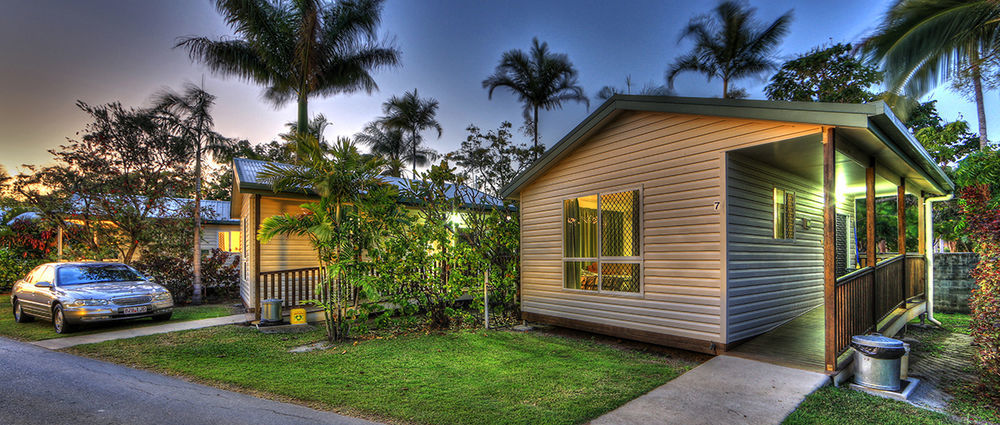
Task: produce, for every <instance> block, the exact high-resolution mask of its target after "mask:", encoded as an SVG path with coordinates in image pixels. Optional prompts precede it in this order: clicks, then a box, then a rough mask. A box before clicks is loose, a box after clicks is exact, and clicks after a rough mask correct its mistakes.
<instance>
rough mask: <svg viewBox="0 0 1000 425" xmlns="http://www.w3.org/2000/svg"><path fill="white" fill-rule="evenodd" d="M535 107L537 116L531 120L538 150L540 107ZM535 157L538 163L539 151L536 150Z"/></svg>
mask: <svg viewBox="0 0 1000 425" xmlns="http://www.w3.org/2000/svg"><path fill="white" fill-rule="evenodd" d="M534 106H535V114H534V117H533V118H532V119H531V125H532V127H534V128H533V129H532V131H531V132H532V133H534V136H535V147H536V148H537V147H538V105H534ZM534 155H535V161H537V160H538V150H537V149H536V150H535V154H534Z"/></svg>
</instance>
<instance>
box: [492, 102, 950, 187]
mask: <svg viewBox="0 0 1000 425" xmlns="http://www.w3.org/2000/svg"><path fill="white" fill-rule="evenodd" d="M624 111H640V112H666V113H675V114H691V115H707V116H716V117H727V118H741V119H754V120H768V121H782V122H794V123H806V124H817V125H824V126H836V127H857V128H862V129H866V130H868V131H870V132H871V133H872V134H873V135H874V136H875V137H877V138H878V139H879V140H880V141H881V142H882V143H884V144H886V145H887V146H888V147H889V148H890V149H892V150H893V151H894V152H895V153H896V154H897V155H899V156H900V157H901V158H902V159H903V160H904V161H906V162H907V163H908V164H910V166H911V167H913V168H914V169H916V170H917V171H918V172H919V173H920V174H921V175H922V176H923V177H924V178H925V179H926V180H927V181H928V182H930V183H931V184H932V185H934V187H936V188H937V189H938V190H940V191H941V193H951V192H953V191H954V190H955V184H954V183H952V181H951V179H949V178H948V176H946V175H945V174H944V171H942V170H941V168H940V167H938V166H937V164H936V163H935V162H934V160H933V159H931V157H930V154H928V153H927V151H926V150H925V149H924V148H923V146H922V145H921V144H920V142H918V141H917V140H916V139H915V138H914V137H913V135H912V134H910V132H909V130H907V129H906V127H905V126H904V125H903V123H902V122H901V121H900V120H899V119H898V118H896V116H895V115H894V114H893V113H892V111H891V110H890V109H889V106H888V105H886V104H885V102H882V101H878V102H872V103H864V104H854V103H822V102H783V101H770V100H733V99H709V98H694V97H673V96H639V95H621V94H616V95H614V96H612V97H611V98H610V99H608V100H607V101H605V102H604V103H603V104H601V106H599V107H598V108H597V109H596V110H594V112H593V113H591V114H590V116H588V117H587V118H586V119H584V120H583V122H581V123H580V124H579V125H577V126H576V127H575V128H573V129H572V130H570V132H569V133H568V134H566V136H564V137H563V138H562V139H560V140H559V142H557V143H556V144H555V145H553V146H552V147H551V148H549V149H548V150H547V151H545V153H544V154H542V156H541V157H539V158H538V160H537V161H535V163H534V164H533V165H532V166H531V167H529V168H528V169H527V170H525V171H524V172H522V173H521V174H520V175H518V176H517V177H515V178H514V180H513V181H512V182H511V183H509V184H508V185H507V186H505V187H504V188H503V189H501V191H500V196H501V197H504V198H507V197H510V196H511V195H514V194H515V193H517V192H519V191H520V189H521V188H523V187H524V186H526V185H527V184H529V183H531V182H532V181H534V180H535V179H536V178H538V177H539V176H541V175H542V174H543V173H544V172H545V171H547V170H548V169H549V168H551V167H552V166H554V165H555V164H556V163H557V162H558V161H559V160H560V159H562V158H563V157H565V156H566V155H568V154H569V153H570V152H571V151H573V149H574V148H576V147H577V146H578V145H580V144H581V143H583V142H584V141H586V139H587V138H588V137H589V136H591V135H593V134H595V133H596V132H597V131H598V130H600V128H602V127H603V126H604V125H605V124H607V123H608V122H610V121H611V120H612V119H613V118H614V117H616V116H618V115H619V114H621V113H622V112H624Z"/></svg>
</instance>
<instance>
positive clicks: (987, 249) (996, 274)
mask: <svg viewBox="0 0 1000 425" xmlns="http://www.w3.org/2000/svg"><path fill="white" fill-rule="evenodd" d="M960 194H961V198H962V202H961V205H962V209H963V213H964V220H965V224H966V230H967V231H968V233H969V236H970V237H971V238H972V240H973V242H974V244H975V250H976V252H977V253H978V254H979V264H978V265H976V268H974V269H973V270H972V277H973V278H974V279H975V280H976V286H977V287H976V288H975V289H973V291H972V297H971V298H970V300H969V304H970V307H971V308H972V324H971V328H972V329H971V330H972V337H973V339H974V340H975V343H976V345H977V346H978V355H979V364H980V365H981V367H982V384H983V388H982V390H983V391H982V392H983V394H984V395H986V396H987V397H990V398H992V399H993V401H994V402H996V403H997V404H1000V208H998V206H997V201H996V200H994V199H992V196H991V190H990V187H989V186H988V185H986V184H980V185H974V186H968V187H966V188H964V189H962V191H961V192H960Z"/></svg>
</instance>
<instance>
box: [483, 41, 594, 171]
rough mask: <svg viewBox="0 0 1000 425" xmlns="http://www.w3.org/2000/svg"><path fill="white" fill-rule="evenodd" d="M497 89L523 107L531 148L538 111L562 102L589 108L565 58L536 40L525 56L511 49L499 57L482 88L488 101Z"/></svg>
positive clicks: (570, 65)
mask: <svg viewBox="0 0 1000 425" xmlns="http://www.w3.org/2000/svg"><path fill="white" fill-rule="evenodd" d="M499 87H503V88H506V89H508V90H510V91H511V93H513V94H514V95H515V96H517V98H518V100H520V101H521V103H523V104H524V122H525V127H527V128H528V129H529V134H530V135H531V136H532V137H533V138H534V141H535V142H534V145H533V146H538V110H539V109H544V110H546V111H548V110H552V109H561V108H562V104H563V102H568V101H575V102H581V103H583V104H584V105H587V107H588V108H589V107H590V100H588V99H587V96H586V95H584V93H583V87H580V85H579V83H578V82H577V71H576V68H574V67H573V63H572V62H570V60H569V56H567V55H566V54H565V53H552V52H550V51H549V44H548V43H543V42H539V41H538V38H537V37H536V38H533V39H531V50H530V51H529V52H528V53H525V52H524V51H521V50H519V49H513V50H508V51H506V52H504V53H503V55H501V56H500V63H499V64H497V67H496V69H495V70H494V72H493V75H490V76H489V77H486V79H485V80H483V88H485V89H487V90H489V92H488V97H489V98H490V99H493V91H494V90H496V89H497V88H499ZM535 158H536V159H537V158H538V156H537V155H536V156H535Z"/></svg>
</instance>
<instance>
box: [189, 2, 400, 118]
mask: <svg viewBox="0 0 1000 425" xmlns="http://www.w3.org/2000/svg"><path fill="white" fill-rule="evenodd" d="M215 6H216V8H217V9H218V10H219V12H220V13H222V15H223V17H224V18H225V20H226V23H227V24H229V26H230V28H232V29H233V31H234V32H235V33H236V38H221V39H219V40H211V39H208V38H206V37H182V38H181V39H180V42H178V43H177V47H184V48H186V49H187V51H188V54H189V55H190V57H191V59H192V60H198V61H201V62H203V63H205V64H206V65H208V67H209V68H210V69H211V70H212V71H214V72H218V73H220V74H223V75H230V76H235V77H238V78H240V79H243V80H246V81H250V82H253V83H257V84H259V85H261V86H264V87H265V90H264V97H265V98H266V99H268V100H269V101H271V102H272V103H273V104H274V106H276V107H277V106H281V105H284V104H285V103H287V102H288V101H290V100H292V99H293V98H294V99H297V101H298V109H299V113H298V128H297V131H299V132H306V131H307V130H308V122H309V112H308V102H309V97H310V96H329V95H333V94H338V93H353V92H357V91H365V92H366V93H372V92H373V91H375V90H377V89H378V85H377V84H375V80H374V79H373V78H372V76H371V74H370V73H371V71H373V70H376V69H379V68H384V67H389V66H395V65H397V64H398V63H399V55H400V52H399V50H397V49H396V48H395V47H393V46H391V45H389V44H387V43H386V42H384V41H380V40H379V39H378V35H377V31H378V26H379V23H380V21H381V18H382V0H354V1H337V2H326V1H323V0H297V1H278V0H216V1H215Z"/></svg>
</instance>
